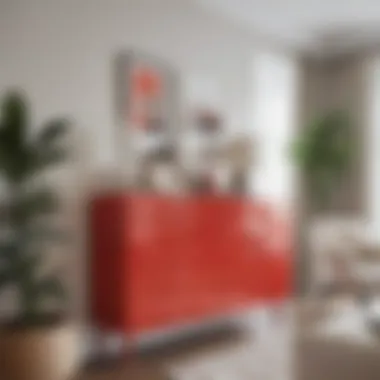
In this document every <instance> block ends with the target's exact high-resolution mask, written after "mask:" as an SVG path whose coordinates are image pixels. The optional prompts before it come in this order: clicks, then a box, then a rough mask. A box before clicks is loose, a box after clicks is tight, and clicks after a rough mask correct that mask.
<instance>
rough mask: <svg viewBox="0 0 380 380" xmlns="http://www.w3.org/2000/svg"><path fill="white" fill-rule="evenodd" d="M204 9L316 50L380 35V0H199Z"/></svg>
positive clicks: (269, 35)
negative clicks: (324, 43) (330, 43)
mask: <svg viewBox="0 0 380 380" xmlns="http://www.w3.org/2000/svg"><path fill="white" fill-rule="evenodd" d="M196 1H197V2H198V3H199V4H200V5H202V6H203V7H204V8H206V9H208V10H211V11H213V12H218V13H220V14H223V15H224V16H225V17H226V18H229V19H230V20H231V21H234V22H236V23H238V24H239V25H240V26H242V27H245V28H248V29H250V30H252V31H253V32H255V33H258V34H259V35H263V36H266V37H267V38H270V39H273V40H274V41H277V42H279V43H282V44H284V45H287V46H290V47H293V48H297V49H316V48H318V47H319V46H320V44H321V41H326V39H327V38H328V37H329V36H334V41H335V43H339V44H345V45H350V46H351V45H357V44H362V43H364V42H367V41H368V40H372V41H373V39H376V40H377V39H378V37H380V0H196ZM328 39H329V40H330V38H328Z"/></svg>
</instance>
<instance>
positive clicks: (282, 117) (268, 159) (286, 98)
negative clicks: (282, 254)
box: [250, 51, 299, 207]
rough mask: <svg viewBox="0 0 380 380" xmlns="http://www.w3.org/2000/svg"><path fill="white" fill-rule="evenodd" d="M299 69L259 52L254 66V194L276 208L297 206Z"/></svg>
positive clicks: (286, 60) (281, 57)
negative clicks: (294, 150)
mask: <svg viewBox="0 0 380 380" xmlns="http://www.w3.org/2000/svg"><path fill="white" fill-rule="evenodd" d="M298 71H299V70H298V65H297V62H296V61H295V60H294V59H292V58H291V57H289V56H284V55H282V54H278V53H274V52H270V51H266V52H265V51H262V52H257V54H256V55H255V57H254V60H253V65H252V94H253V96H252V106H251V108H250V111H251V118H252V126H253V129H254V134H255V136H256V139H257V141H258V147H257V150H258V152H257V154H256V162H255V168H254V173H253V174H254V175H253V176H252V189H253V193H254V194H255V195H256V196H259V197H260V198H264V199H266V200H268V201H270V202H274V203H275V204H277V205H282V206H285V207H289V206H291V205H292V203H293V202H294V196H295V191H294V190H295V185H294V183H295V175H294V172H293V165H292V162H291V159H290V144H291V141H292V140H293V138H294V135H295V124H296V122H297V120H296V117H297V112H296V111H297V101H298V87H299V77H298Z"/></svg>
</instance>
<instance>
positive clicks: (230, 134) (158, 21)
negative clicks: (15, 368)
mask: <svg viewBox="0 0 380 380" xmlns="http://www.w3.org/2000/svg"><path fill="white" fill-rule="evenodd" d="M379 19H380V4H377V3H376V1H374V0H361V1H359V0H352V1H351V2H350V5H349V6H348V5H347V4H346V3H345V2H344V1H342V0H335V1H332V2H331V1H330V2H326V1H320V2H319V3H315V2H313V1H311V0H308V1H299V0H283V1H280V0H270V1H266V2H265V3H262V2H260V1H256V0H160V1H154V0H108V1H102V0H92V1H81V2H79V1H73V0H61V1H59V0H12V1H11V0H0V57H1V58H0V95H1V97H2V98H3V99H7V97H8V96H9V94H10V93H11V92H14V91H17V92H18V93H19V94H21V95H20V96H22V99H24V101H25V102H27V104H28V107H29V108H28V110H29V111H28V112H29V113H28V119H27V120H28V121H27V122H26V124H25V125H27V126H28V128H29V129H28V132H27V134H26V136H27V137H26V138H25V141H30V139H33V138H34V136H38V133H40V132H41V130H42V128H43V126H44V125H45V123H46V121H47V120H50V119H51V118H55V117H64V118H67V120H69V121H70V125H71V128H70V129H69V131H68V134H67V136H66V137H67V139H66V140H65V143H66V145H67V147H68V148H69V151H70V158H69V160H67V161H66V162H65V163H64V164H63V165H61V166H60V167H59V168H56V169H55V170H54V171H52V172H51V173H49V175H48V176H47V177H46V178H45V177H44V179H43V181H44V182H45V183H46V184H49V185H50V186H51V187H53V188H54V190H55V192H56V193H57V195H58V196H59V197H60V199H61V207H60V211H59V213H58V219H59V220H60V223H61V224H62V225H63V226H64V227H65V229H66V230H67V231H68V232H69V234H70V244H67V245H62V244H56V245H54V244H53V245H52V246H51V247H49V248H48V250H47V251H48V259H47V261H46V263H45V261H44V262H43V265H47V266H48V267H49V266H50V267H53V268H56V267H59V269H60V273H59V277H60V278H61V279H62V281H63V284H64V287H65V289H67V294H68V305H67V313H68V314H69V316H70V318H68V319H66V322H65V324H64V325H65V327H66V326H67V325H69V326H70V328H68V331H69V332H70V334H72V335H73V336H75V339H71V340H70V339H66V341H65V343H63V341H61V340H60V339H58V338H54V339H56V341H54V342H55V343H51V342H50V337H49V338H48V339H47V338H46V334H44V338H42V337H39V336H37V338H35V339H34V341H35V342H38V345H39V347H41V350H42V351H44V350H46V347H55V348H54V349H53V348H52V352H57V351H54V350H55V349H57V348H56V347H57V346H59V347H60V349H63V348H62V347H65V348H64V350H70V348H69V347H71V350H72V351H75V352H78V354H76V355H74V356H75V358H74V359H75V360H74V359H70V360H67V362H70V363H71V364H70V363H69V364H67V363H66V364H62V368H66V367H67V368H68V367H70V368H74V369H75V371H74V370H70V371H67V372H65V371H63V370H62V371H61V374H60V370H56V371H55V373H54V374H53V375H52V374H51V373H49V376H50V377H48V378H49V379H54V380H55V379H57V380H58V379H64V377H63V373H69V372H70V374H71V373H74V374H75V375H76V376H78V379H92V378H94V379H97V378H102V379H103V378H104V379H110V380H113V379H117V378H121V377H123V376H125V377H126V378H131V379H134V378H136V379H139V378H141V379H147V380H149V379H156V378H157V379H161V378H164V379H166V378H168V379H173V380H174V379H175V380H176V379H179V380H181V379H194V380H196V379H203V378H210V379H222V378H223V376H224V378H226V379H239V380H240V379H241V380H243V379H252V378H255V379H276V380H277V379H298V378H300V379H308V380H310V379H311V380H313V379H315V380H318V379H322V378H324V379H326V378H329V379H332V380H334V379H337V380H339V379H343V378H344V379H345V380H347V379H351V378H352V379H356V378H359V377H360V378H361V379H372V378H373V379H375V378H378V377H379V374H380V367H379V364H377V363H376V362H377V360H376V359H377V358H378V355H379V354H380V349H379V348H380V346H379V341H378V328H379V326H380V302H379V301H378V295H377V294H378V293H377V292H378V291H379V290H380V287H379V285H380V283H379V280H380V246H379V244H380V241H379V228H380V201H379V195H378V194H379V193H380V166H379V165H380V159H379V157H377V156H378V154H379V153H378V152H380V139H379V137H380V136H379V133H380V113H379V110H380V108H379V106H378V103H379V104H380V76H379V75H380V60H379V57H378V45H379V41H380V40H379V36H380V34H379V33H380V30H379V28H378V26H377V24H378V21H379ZM4 104H6V101H4ZM9 109H10V108H9V107H8V108H7V107H6V106H4V107H3V108H2V111H1V113H0V120H2V122H1V123H0V129H1V128H3V129H6V127H7V126H9V125H11V127H12V128H13V125H15V126H14V128H18V126H19V124H18V122H17V120H18V119H17V118H16V119H12V118H11V119H9V118H8V115H9V114H12V112H10V111H9ZM12 120H13V122H12ZM15 120H16V121H15ZM12 123H13V124H12ZM1 136H2V135H0V145H1V149H0V150H1V151H2V152H7V148H6V146H7V144H6V142H7V141H8V140H6V138H4V137H1ZM2 138H3V139H4V141H5V144H3V142H1V141H2ZM0 153H1V152H0ZM2 157H3V156H2ZM7 157H8V156H7ZM0 161H1V160H0ZM2 162H3V163H2ZM4 162H5V161H1V162H0V169H1V171H2V173H7V171H6V168H7V166H6V164H4ZM378 162H379V163H378ZM4 178H5V179H4V181H3V180H2V182H1V183H0V184H1V186H0V194H1V198H2V204H3V205H6V204H7V202H9V193H8V191H9V186H8V185H7V181H6V180H7V178H8V177H7V176H6V175H5V177H4ZM23 185H24V183H23ZM28 186H29V184H28ZM28 186H26V187H28ZM28 188H29V187H28ZM4 207H5V206H4ZM4 231H6V228H5V227H4ZM4 252H5V251H4ZM1 262H2V261H1ZM2 265H3V264H2ZM4 265H5V264H4ZM1 268H2V266H0V269H1ZM0 273H1V272H0ZM0 278H1V276H0ZM17 278H18V279H19V277H17ZM23 278H25V277H22V276H21V281H22V279H23ZM1 285H3V284H2V283H1V281H0V310H1V314H2V316H6V317H7V318H9V316H10V318H13V316H14V315H16V316H17V315H18V310H19V308H20V305H19V304H18V295H17V291H16V290H15V288H14V286H13V285H12V284H11V285H10V286H7V287H5V286H3V287H1ZM67 321H70V324H68V323H67ZM28 326H29V325H28ZM222 327H223V328H222ZM5 330H7V329H5ZM215 330H216V331H215ZM221 330H222V331H221ZM226 330H227V331H226ZM231 330H232V331H231ZM33 331H34V330H33V329H32V332H33ZM20 335H21V337H22V338H20V340H21V341H24V338H25V335H24V333H21V334H20ZM49 336H50V335H49ZM45 338H46V339H45ZM45 340H49V342H50V343H46V342H45ZM7 341H8V340H7ZM7 344H8V343H7ZM7 344H5V347H7ZM9 344H11V343H9ZM12 344H14V343H12ZM17 344H21V346H22V347H23V350H25V355H24V356H23V357H16V359H15V360H14V361H15V363H19V365H20V367H22V364H23V363H27V362H39V363H41V365H40V366H39V368H38V371H40V372H36V373H39V374H40V375H38V376H37V375H36V376H35V378H36V379H43V378H44V377H43V376H44V375H41V374H43V373H47V372H46V370H45V368H46V366H49V364H46V363H44V361H43V360H42V359H41V358H40V357H39V356H38V355H37V354H35V355H36V356H35V357H34V358H33V356H32V354H31V353H32V352H37V351H35V350H34V349H32V348H31V346H28V347H27V348H25V347H24V344H23V343H19V342H18V343H17ZM36 344H37V343H36ZM47 344H50V345H51V346H46V345H47ZM12 347H14V346H12ZM17 347H20V346H17ZM33 347H34V346H33ZM66 347H67V349H66ZM8 351H11V350H8ZM16 351H19V352H21V351H20V349H19V348H18V349H17V350H16ZM23 352H24V351H23ZM62 352H63V351H62ZM64 352H66V351H64ZM62 355H63V356H65V354H62ZM115 356H116V357H117V360H114V359H115ZM12 357H13V358H15V356H14V355H13V356H12ZM104 357H105V358H106V359H107V360H105V362H106V364H105V365H103V362H104ZM110 357H112V360H111V359H110ZM31 358H32V359H31ZM265 359H266V360H265ZM9 360H10V359H9ZM74 362H75V363H76V364H75V365H74V364H73V363H74ZM88 362H91V363H92V364H91V365H87V363H88ZM94 363H95V364H94ZM25 365H26V364H25ZM57 366H58V364H57ZM53 367H54V366H53ZM58 367H59V366H58ZM58 367H57V368H58ZM348 367H349V368H348ZM25 368H29V367H27V366H26V367H25ZM59 368H61V367H59ZM83 368H84V369H83ZM30 371H31V370H30ZM30 371H29V370H26V371H24V376H25V373H29V374H30V373H31V372H30ZM19 376H22V375H19ZM45 376H47V375H45ZM59 376H61V377H59ZM65 376H66V375H65ZM73 376H74V375H73ZM98 376H103V377H98ZM24 378H25V377H19V378H17V379H20V380H23V379H24ZM29 378H30V377H29ZM66 378H67V376H66ZM13 379H16V376H14V377H13V378H11V377H10V380H13Z"/></svg>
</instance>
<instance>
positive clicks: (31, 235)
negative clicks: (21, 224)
mask: <svg viewBox="0 0 380 380" xmlns="http://www.w3.org/2000/svg"><path fill="white" fill-rule="evenodd" d="M26 235H27V240H28V241H29V242H35V241H37V242H44V241H49V242H52V241H54V242H59V243H66V242H67V241H68V240H69V234H68V233H65V232H63V231H61V230H60V229H59V228H54V227H53V226H32V227H30V228H28V231H27V232H26Z"/></svg>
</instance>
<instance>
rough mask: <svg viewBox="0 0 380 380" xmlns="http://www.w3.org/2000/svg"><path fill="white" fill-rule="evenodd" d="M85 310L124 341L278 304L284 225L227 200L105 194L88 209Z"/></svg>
mask: <svg viewBox="0 0 380 380" xmlns="http://www.w3.org/2000/svg"><path fill="white" fill-rule="evenodd" d="M90 224H91V226H90V230H91V242H92V250H91V251H92V258H91V259H92V265H91V276H90V279H91V294H92V295H91V311H92V318H93V321H94V323H96V325H97V326H98V327H100V328H102V329H104V330H112V331H121V332H124V333H128V334H134V333H137V334H138V333H141V332H146V331H149V330H156V329H160V328H167V327H168V326H171V325H174V324H175V325H180V324H181V323H187V322H195V321H201V320H202V319H204V318H209V317H214V316H219V315H221V314H224V313H229V312H233V311H237V310H239V309H242V308H246V307H250V306H252V305H253V304H255V303H264V302H266V303H268V302H272V301H277V300H281V299H284V298H286V297H288V296H289V295H290V292H291V278H292V276H291V268H292V255H291V252H292V249H291V248H292V247H291V241H290V240H289V236H290V235H289V228H288V227H289V221H287V220H286V218H282V217H281V218H279V217H278V215H277V214H276V212H274V211H273V210H271V209H270V207H269V206H268V205H266V204H260V203H258V202H255V201H252V200H248V199H244V198H233V197H215V196H211V195H210V196H199V197H198V196H192V197H190V196H189V197H166V196H160V195H138V194H129V195H124V194H116V193H115V194H107V195H102V196H98V197H96V199H94V200H93V202H92V204H91V215H90Z"/></svg>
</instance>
